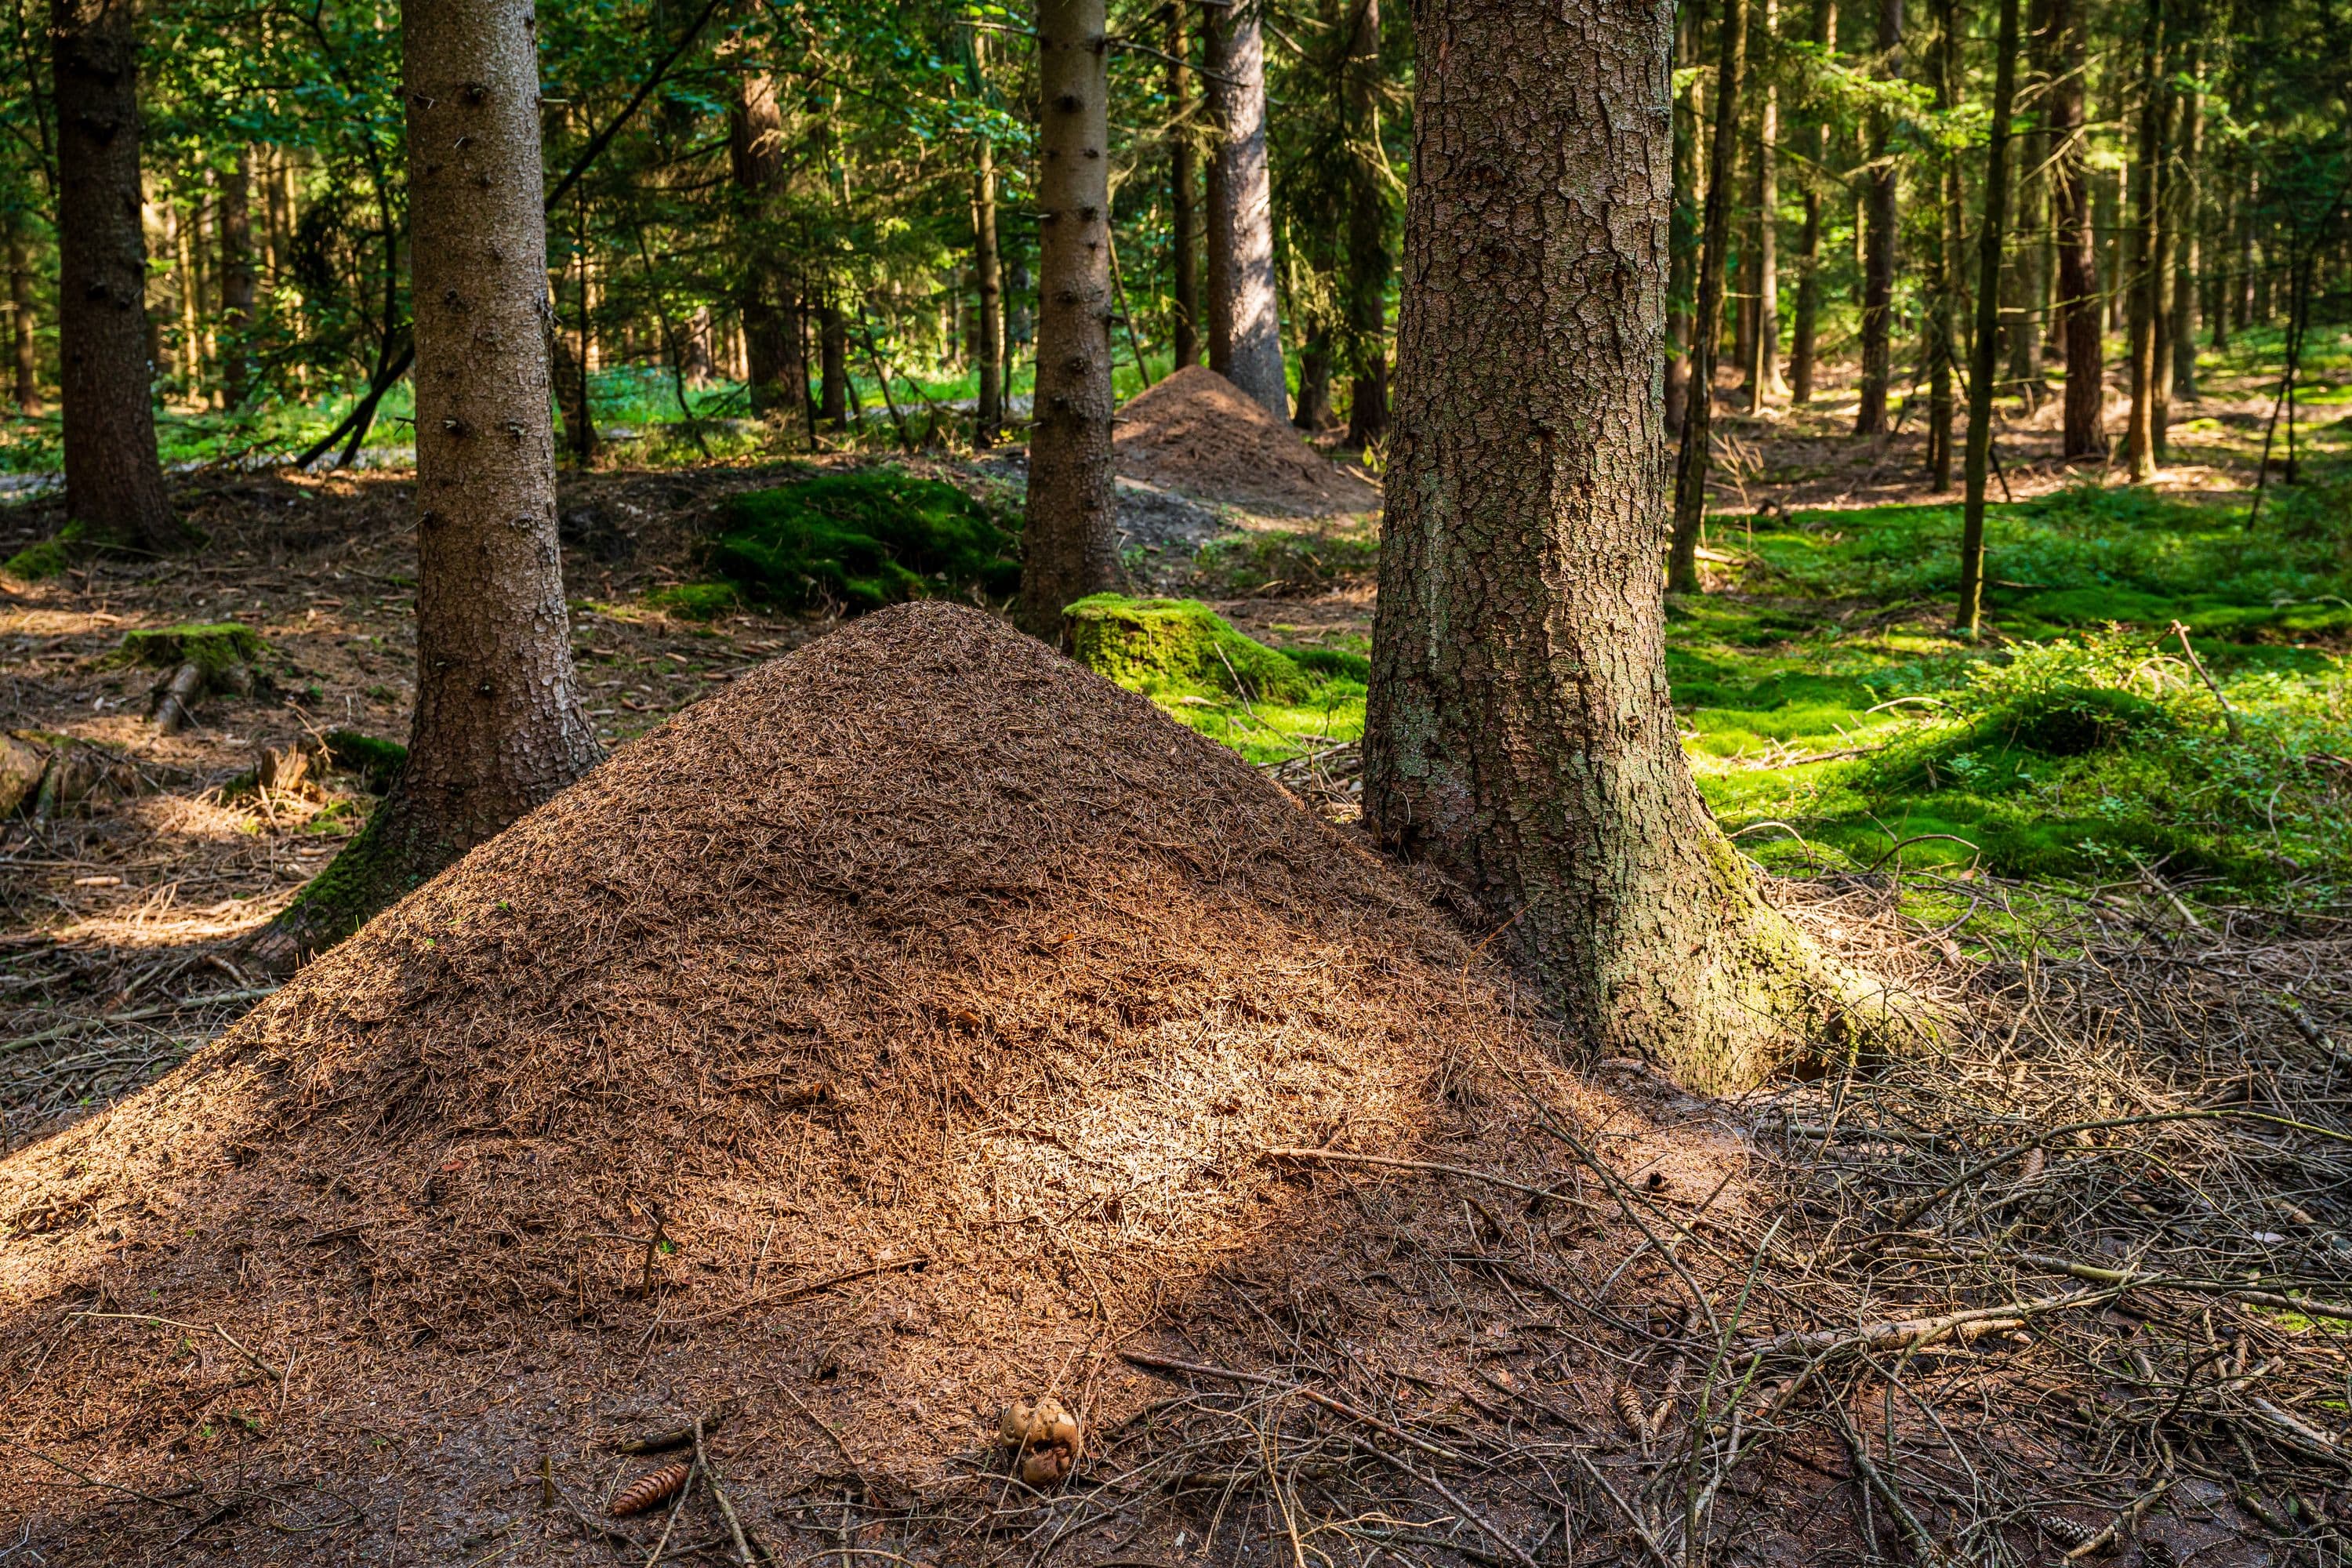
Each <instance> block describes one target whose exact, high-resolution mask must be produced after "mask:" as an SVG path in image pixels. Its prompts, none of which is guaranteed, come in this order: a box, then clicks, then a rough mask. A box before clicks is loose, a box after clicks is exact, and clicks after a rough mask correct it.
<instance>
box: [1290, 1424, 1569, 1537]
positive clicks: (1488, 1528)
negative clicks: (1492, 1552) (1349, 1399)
mask: <svg viewBox="0 0 2352 1568" xmlns="http://www.w3.org/2000/svg"><path fill="white" fill-rule="evenodd" d="M1351 1441H1352V1442H1353V1443H1354V1444H1355V1446H1356V1447H1359V1448H1360V1449H1362V1450H1363V1451H1364V1452H1365V1453H1367V1454H1370V1456H1371V1457H1372V1458H1375V1459H1378V1460H1380V1461H1381V1463H1382V1464H1384V1465H1390V1466H1393V1467H1394V1468H1397V1469H1400V1470H1402V1471H1403V1472H1404V1473H1405V1474H1406V1475H1408V1476H1411V1477H1412V1479H1414V1480H1416V1481H1419V1482H1420V1483H1421V1484H1422V1485H1423V1486H1425V1487H1427V1488H1429V1489H1431V1490H1432V1491H1433V1492H1435V1493H1436V1494H1437V1495H1438V1496H1439V1497H1442V1498H1444V1500H1445V1501H1446V1504H1447V1506H1449V1507H1451V1508H1452V1509H1453V1510H1454V1512H1456V1513H1458V1514H1460V1515H1461V1516H1462V1517H1463V1518H1464V1519H1466V1520H1468V1521H1470V1522H1471V1523H1472V1524H1474V1525H1475V1526H1476V1527H1477V1529H1478V1533H1479V1534H1481V1535H1483V1536H1485V1537H1486V1539H1487V1540H1489V1541H1491V1542H1494V1543H1495V1544H1496V1545H1497V1546H1499V1547H1501V1548H1502V1549H1503V1550H1504V1551H1506V1552H1509V1553H1510V1554H1511V1556H1512V1558H1513V1560H1514V1561H1516V1562H1517V1563H1520V1564H1521V1565H1522V1568H1536V1560H1535V1559H1534V1558H1532V1557H1530V1556H1528V1553H1527V1549H1526V1548H1525V1547H1522V1546H1521V1545H1520V1544H1519V1543H1518V1542H1516V1541H1513V1540H1512V1539H1511V1538H1510V1537H1509V1536H1507V1535H1506V1534H1504V1533H1503V1531H1502V1529H1501V1527H1500V1526H1498V1525H1496V1524H1493V1523H1491V1522H1489V1521H1488V1520H1487V1518H1486V1515H1485V1514H1483V1513H1480V1512H1479V1511H1478V1510H1476V1509H1475V1508H1472V1507H1471V1506H1470V1505H1469V1504H1468V1503H1466V1502H1465V1501H1463V1500H1461V1499H1460V1498H1458V1497H1456V1496H1454V1493H1453V1491H1452V1490H1451V1489H1448V1488H1447V1486H1446V1484H1445V1483H1444V1481H1441V1480H1439V1479H1437V1478H1436V1477H1435V1476H1424V1475H1423V1474H1422V1473H1421V1472H1420V1471H1419V1470H1416V1469H1414V1468H1412V1466H1411V1465H1409V1464H1407V1463H1405V1462H1404V1461H1403V1460H1402V1459H1400V1458H1397V1457H1396V1456H1395V1455H1394V1454H1391V1453H1390V1452H1389V1451H1388V1450H1387V1449H1385V1448H1382V1447H1379V1446H1378V1445H1377V1444H1372V1443H1367V1442H1365V1441H1364V1440H1363V1439H1362V1438H1361V1437H1356V1438H1352V1439H1351ZM1302 1561H1303V1558H1302Z"/></svg>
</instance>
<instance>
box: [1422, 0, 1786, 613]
mask: <svg viewBox="0 0 2352 1568" xmlns="http://www.w3.org/2000/svg"><path fill="white" fill-rule="evenodd" d="M1423 3H1424V4H1427V3H1429V0H1423ZM1596 3H1599V4H1603V5H1611V4H1622V0H1596ZM1747 69H1748V0H1723V16H1722V19H1721V21H1720V22H1719V23H1718V24H1717V55H1716V70H1715V132H1714V135H1713V138H1712V140H1711V141H1710V142H1709V145H1708V148H1707V178H1706V216H1705V217H1704V218H1703V219H1702V220H1701V224H1700V227H1701V233H1700V236H1699V258H1698V311H1697V319H1696V321H1695V322H1694V323H1693V325H1692V328H1691V356H1690V360H1691V369H1690V379H1691V386H1690V401H1689V403H1688V404H1687V405H1685V407H1684V409H1683V434H1682V447H1681V449H1680V450H1679V451H1678V452H1677V453H1676V454H1675V527H1674V538H1673V543H1672V547H1671V549H1670V550H1669V551H1668V553H1667V563H1666V586H1667V588H1668V591H1670V592H1672V593H1676V594H1696V593H1697V592H1698V591H1699V579H1698V536H1699V530H1700V529H1701V528H1702V527H1704V526H1705V525H1706V474H1707V468H1708V466H1709V463H1710V462H1711V460H1712V457H1713V454H1712V453H1710V452H1709V451H1708V449H1707V437H1708V429H1707V427H1708V426H1709V425H1710V424H1711V423H1712V422H1713V419H1714V415H1715V355H1716V349H1717V345H1718V344H1719V343H1720V342H1722V341H1723V287H1724V280H1725V279H1724V273H1725V266H1726V263H1725V253H1726V251H1727V250H1728V249H1729V247H1730V243H1731V202H1732V195H1733V187H1732V174H1733V170H1734V168H1735V167H1736V165H1737V162H1738V155H1739V148H1738V142H1739V89H1740V79H1741V78H1742V77H1743V76H1745V75H1746V74H1747ZM1416 139H1418V138H1417V133H1416ZM1669 155H1670V156H1671V150H1670V151H1669Z"/></svg>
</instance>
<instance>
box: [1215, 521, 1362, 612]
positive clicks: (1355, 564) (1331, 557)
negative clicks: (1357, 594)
mask: <svg viewBox="0 0 2352 1568" xmlns="http://www.w3.org/2000/svg"><path fill="white" fill-rule="evenodd" d="M1380 550H1381V544H1380V531H1379V528H1378V527H1377V525H1375V524H1371V523H1369V522H1360V521H1348V522H1334V523H1330V524H1328V525H1326V526H1322V527H1315V528H1303V529H1289V528H1283V529H1263V530H1252V531H1247V532H1244V533H1239V534H1234V535H1231V536H1229V537H1227V538H1223V539H1217V540H1212V541H1211V542H1209V543H1207V544H1205V545H1203V546H1202V548H1201V552H1200V554H1199V556H1198V557H1197V558H1196V559H1195V560H1194V562H1193V566H1192V580H1193V582H1194V583H1195V584H1198V585H1199V588H1200V591H1201V592H1202V593H1205V594H1208V595H1211V596H1212V597H1214V598H1220V599H1241V598H1248V597H1252V596H1255V595H1265V596H1268V597H1274V596H1280V595H1299V594H1325V593H1329V592H1331V591H1332V590H1334V589H1338V588H1348V587H1355V586H1358V585H1360V584H1369V583H1370V582H1371V581H1372V580H1373V578H1374V577H1375V576H1376V575H1377V574H1378V573H1379V570H1380Z"/></svg>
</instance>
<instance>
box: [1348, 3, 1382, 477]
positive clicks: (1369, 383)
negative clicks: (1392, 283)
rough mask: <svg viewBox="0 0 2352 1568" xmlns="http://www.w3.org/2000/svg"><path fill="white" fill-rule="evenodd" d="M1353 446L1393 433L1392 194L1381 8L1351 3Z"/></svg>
mask: <svg viewBox="0 0 2352 1568" xmlns="http://www.w3.org/2000/svg"><path fill="white" fill-rule="evenodd" d="M1347 110H1348V143H1349V147H1348V153H1349V157H1348V374H1349V393H1348V398H1349V402H1348V445H1349V447H1353V448H1354V449H1355V450H1357V451H1359V452H1360V451H1362V450H1363V449H1364V448H1365V447H1369V446H1370V445H1371V444H1372V443H1373V442H1375V441H1378V440H1380V439H1381V437H1384V436H1386V435H1387V434H1388V430H1389V358H1388V296H1389V273H1390V271H1391V268H1393V266H1394V262H1393V260H1392V258H1391V257H1390V255H1389V197H1388V192H1387V190H1386V189H1385V188H1384V187H1383V185H1382V167H1383V165H1382V160H1381V5H1380V0H1354V19H1353V22H1352V24H1351V26H1349V35H1348V60H1347Z"/></svg>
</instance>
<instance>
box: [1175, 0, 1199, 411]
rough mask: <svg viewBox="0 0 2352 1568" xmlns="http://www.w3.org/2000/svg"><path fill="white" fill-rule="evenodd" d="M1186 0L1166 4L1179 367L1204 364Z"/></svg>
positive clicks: (1177, 356)
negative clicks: (1186, 38) (1186, 45)
mask: <svg viewBox="0 0 2352 1568" xmlns="http://www.w3.org/2000/svg"><path fill="white" fill-rule="evenodd" d="M1184 38H1185V33H1184V0H1171V4H1170V5H1169V7H1168V212H1169V237H1168V243H1169V246H1170V247H1171V249H1172V250H1173V251H1174V253H1175V254H1174V255H1173V257H1172V258H1171V260H1172V262H1173V263H1174V265H1173V266H1172V267H1171V268H1170V271H1171V273H1172V274H1173V277H1174V289H1175V300H1174V303H1173V305H1172V307H1171V313H1172V315H1173V317H1174V320H1173V321H1171V322H1170V323H1169V325H1170V331H1169V341H1170V342H1171V343H1173V344H1174V345H1175V353H1176V368H1177V369H1178V370H1182V369H1183V368H1184V367H1185V366H1186V365H1189V364H1198V363H1201V318H1200V310H1201V276H1200V248H1201V238H1200V220H1199V217H1198V216H1197V214H1196V212H1195V209H1194V206H1193V199H1192V197H1193V183H1194V181H1195V180H1196V179H1197V178H1198V175H1197V174H1196V172H1195V170H1194V168H1193V162H1194V160H1193V156H1192V153H1193V138H1194V135H1195V134H1196V132H1195V131H1194V128H1193V124H1192V67H1191V66H1189V65H1187V64H1186V63H1185V59H1184Z"/></svg>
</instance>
